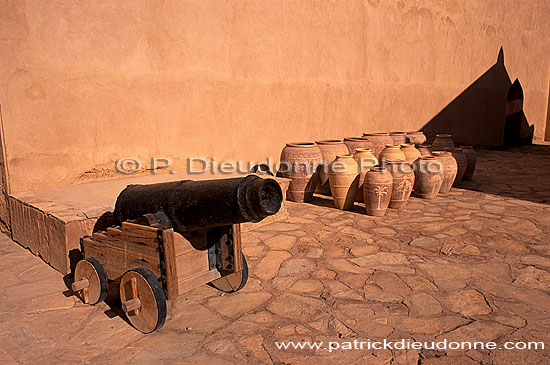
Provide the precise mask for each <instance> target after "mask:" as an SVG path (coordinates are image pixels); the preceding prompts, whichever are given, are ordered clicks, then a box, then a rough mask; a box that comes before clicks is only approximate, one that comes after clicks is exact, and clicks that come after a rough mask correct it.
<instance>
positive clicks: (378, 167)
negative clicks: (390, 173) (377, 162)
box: [369, 166, 388, 172]
mask: <svg viewBox="0 0 550 365" xmlns="http://www.w3.org/2000/svg"><path fill="white" fill-rule="evenodd" d="M387 170H388V169H387V168H385V167H384V166H374V167H371V168H370V170H369V172H370V171H372V172H386V171H387Z"/></svg>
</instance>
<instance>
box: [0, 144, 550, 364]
mask: <svg viewBox="0 0 550 365" xmlns="http://www.w3.org/2000/svg"><path fill="white" fill-rule="evenodd" d="M474 180H475V182H472V183H468V184H463V185H461V188H454V189H453V190H452V191H451V193H450V194H448V195H446V196H440V197H439V198H438V199H437V200H435V201H424V200H421V199H418V198H411V200H410V202H409V204H408V206H407V208H406V209H405V210H402V211H395V210H390V211H388V214H387V215H386V217H383V218H373V217H369V216H367V215H365V214H364V210H363V208H362V207H360V206H356V208H355V210H354V211H352V212H343V211H338V210H336V209H334V208H333V207H332V202H331V201H330V200H329V199H323V198H316V200H315V201H314V202H313V204H295V203H289V204H288V209H289V213H290V217H289V218H288V219H287V220H285V221H283V222H276V223H273V224H270V225H267V226H263V227H261V228H259V229H256V230H254V231H251V232H247V233H244V235H243V240H244V253H245V256H246V257H247V260H248V264H249V267H250V278H249V282H248V284H247V286H246V287H245V288H244V289H243V290H242V291H241V292H239V293H237V294H225V295H223V294H221V293H220V292H218V291H216V290H215V289H213V288H210V287H208V286H203V287H201V288H199V289H196V290H194V291H192V292H189V293H186V294H184V295H182V296H180V297H179V298H178V299H177V300H174V301H171V302H169V317H168V319H167V322H166V324H165V326H164V327H163V328H162V330H160V331H158V332H156V333H154V334H151V335H143V334H141V333H139V332H137V331H135V330H134V329H132V328H131V327H130V326H129V325H128V324H127V323H126V322H125V321H124V320H123V319H122V318H121V317H120V315H119V312H117V311H116V310H112V309H110V307H109V306H108V305H107V304H105V303H102V304H100V305H97V306H95V307H89V306H87V305H84V304H82V303H80V302H79V301H78V300H77V299H76V298H75V297H74V296H71V295H70V292H68V290H67V287H66V285H65V284H64V282H63V277H62V275H61V274H59V273H58V272H56V271H54V270H53V269H51V268H50V267H49V266H47V265H46V264H44V263H43V262H42V261H41V260H40V259H39V258H37V257H35V256H33V255H32V254H31V253H30V252H28V251H27V250H25V249H23V248H21V247H20V246H18V245H17V244H15V243H13V242H12V241H11V240H9V239H8V238H7V237H4V236H2V239H1V240H0V275H1V280H0V363H2V364H11V363H38V362H40V361H42V362H47V363H59V362H71V363H77V362H83V363H103V362H111V363H151V362H155V363H174V362H179V363H185V364H227V363H233V364H242V363H268V364H271V363H275V364H303V363H309V364H324V363H326V364H336V363H342V364H371V363H372V364H390V363H392V364H417V363H420V364H470V363H471V364H475V363H484V364H487V363H495V364H508V363H514V364H544V363H549V362H550V351H549V350H548V349H546V350H536V351H535V350H503V349H496V350H493V351H487V350H468V351H461V350H448V351H441V350H422V351H416V350H409V351H402V350H394V351H390V350H355V351H354V350H349V351H335V352H332V353H329V352H328V351H326V350H317V351H313V350H280V349H277V347H276V346H275V344H274V342H275V341H323V342H325V343H328V342H329V341H353V340H354V339H357V340H360V341H365V340H366V339H378V340H382V339H388V340H397V339H415V340H417V341H426V340H444V339H447V340H448V341H465V340H468V341H492V340H494V341H496V342H497V343H498V344H499V345H501V344H503V343H504V342H506V341H542V342H544V343H545V345H546V347H547V348H548V346H550V205H549V204H550V146H544V145H538V146H531V147H523V148H518V149H514V150H511V151H485V150H484V151H479V159H478V168H477V171H476V175H475V176H474Z"/></svg>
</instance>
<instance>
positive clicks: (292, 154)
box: [279, 142, 323, 202]
mask: <svg viewBox="0 0 550 365" xmlns="http://www.w3.org/2000/svg"><path fill="white" fill-rule="evenodd" d="M322 162H323V156H322V155H321V150H319V148H318V147H317V146H316V145H315V143H313V142H297V143H287V144H286V146H285V148H283V151H282V152H281V167H280V169H279V171H280V172H281V174H282V175H283V177H286V178H287V179H290V185H289V187H288V190H287V193H286V195H287V199H288V200H290V201H294V202H304V201H309V200H311V198H312V197H313V192H314V190H315V186H316V185H317V182H318V181H319V170H320V166H319V165H320V164H321V163H322Z"/></svg>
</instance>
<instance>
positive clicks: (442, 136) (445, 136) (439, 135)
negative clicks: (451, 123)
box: [435, 133, 453, 138]
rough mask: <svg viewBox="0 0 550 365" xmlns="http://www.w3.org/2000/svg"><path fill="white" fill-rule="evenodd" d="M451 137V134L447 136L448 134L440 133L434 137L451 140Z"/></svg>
mask: <svg viewBox="0 0 550 365" xmlns="http://www.w3.org/2000/svg"><path fill="white" fill-rule="evenodd" d="M452 136H453V135H452V134H448V133H441V134H436V135H435V137H436V138H437V137H440V138H451V137H452Z"/></svg>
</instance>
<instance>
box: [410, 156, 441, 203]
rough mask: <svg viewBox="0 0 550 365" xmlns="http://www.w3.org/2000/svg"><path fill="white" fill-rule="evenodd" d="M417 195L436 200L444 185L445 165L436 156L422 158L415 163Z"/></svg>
mask: <svg viewBox="0 0 550 365" xmlns="http://www.w3.org/2000/svg"><path fill="white" fill-rule="evenodd" d="M413 168H414V178H415V180H414V188H413V191H414V193H415V195H418V196H419V197H421V198H424V199H435V198H436V197H437V193H438V192H439V189H441V184H442V183H443V174H444V172H443V171H444V170H443V164H442V163H441V162H440V161H438V160H437V159H436V158H435V157H434V156H422V157H420V158H419V159H418V160H416V161H415V162H414V163H413Z"/></svg>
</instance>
